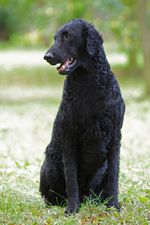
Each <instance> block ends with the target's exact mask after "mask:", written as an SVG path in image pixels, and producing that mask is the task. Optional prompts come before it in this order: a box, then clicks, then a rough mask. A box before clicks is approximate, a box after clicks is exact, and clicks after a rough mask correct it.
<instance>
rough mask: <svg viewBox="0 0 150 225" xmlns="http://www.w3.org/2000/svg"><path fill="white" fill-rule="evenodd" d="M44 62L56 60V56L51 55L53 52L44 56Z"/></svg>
mask: <svg viewBox="0 0 150 225" xmlns="http://www.w3.org/2000/svg"><path fill="white" fill-rule="evenodd" d="M43 58H44V60H47V61H48V60H52V59H53V58H54V55H53V53H51V52H46V54H45V55H44V57H43Z"/></svg>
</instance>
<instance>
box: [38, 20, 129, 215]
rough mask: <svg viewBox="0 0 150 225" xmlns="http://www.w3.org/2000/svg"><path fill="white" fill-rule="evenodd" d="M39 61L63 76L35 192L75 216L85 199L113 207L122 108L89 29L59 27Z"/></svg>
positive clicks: (77, 23) (99, 43) (79, 24)
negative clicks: (37, 188)
mask: <svg viewBox="0 0 150 225" xmlns="http://www.w3.org/2000/svg"><path fill="white" fill-rule="evenodd" d="M54 40H55V43H54V45H53V46H52V47H51V48H50V49H49V50H48V51H47V52H46V54H45V56H44V59H45V60H46V61H47V62H48V63H50V64H51V65H56V64H58V63H59V66H58V67H57V70H58V73H59V74H61V75H66V80H65V83H64V90H63V97H62V101H61V104H60V107H59V110H58V113H57V116H56V119H55V122H54V127H53V132H52V139H51V142H50V144H49V145H48V146H47V148H46V153H45V154H46V157H45V160H44V163H43V165H42V168H41V175H40V192H41V195H42V196H43V197H44V199H45V201H46V202H47V203H49V204H52V205H55V204H62V202H64V200H65V199H66V198H67V200H68V201H67V202H68V203H67V208H66V211H65V212H66V213H73V212H77V211H78V208H79V204H80V203H81V202H82V201H83V198H84V197H85V196H95V195H96V196H98V197H99V198H101V199H103V200H106V199H107V200H108V203H107V206H108V207H112V206H114V207H116V208H117V209H118V210H119V208H120V207H119V203H118V172H119V153H120V140H121V127H122V123H123V117H124V111H125V105H124V101H123V99H122V96H121V92H120V89H119V86H118V83H117V81H116V78H115V76H114V75H113V73H112V71H111V68H110V65H109V63H108V61H107V59H106V55H105V52H104V48H103V39H102V37H101V35H100V34H99V33H98V31H97V30H96V29H95V28H94V26H93V25H92V24H90V23H88V22H86V21H84V20H81V19H75V20H72V21H71V22H69V23H67V24H65V25H64V26H62V27H61V28H60V29H59V30H58V31H57V32H56V34H55V36H54Z"/></svg>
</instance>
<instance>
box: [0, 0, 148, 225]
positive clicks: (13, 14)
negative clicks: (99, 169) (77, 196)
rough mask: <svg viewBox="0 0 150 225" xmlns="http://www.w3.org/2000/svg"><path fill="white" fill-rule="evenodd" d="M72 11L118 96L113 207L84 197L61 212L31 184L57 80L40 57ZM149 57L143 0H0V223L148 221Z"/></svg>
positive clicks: (54, 105) (47, 133)
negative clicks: (102, 58)
mask: <svg viewBox="0 0 150 225" xmlns="http://www.w3.org/2000/svg"><path fill="white" fill-rule="evenodd" d="M73 18H83V19H85V20H88V21H90V22H92V23H94V25H95V26H96V28H97V29H98V30H99V31H100V33H101V34H102V36H103V38H104V48H105V51H106V55H107V57H108V61H109V62H110V64H111V67H112V70H113V72H114V74H115V75H116V76H117V79H118V80H119V83H120V86H121V90H122V94H123V98H124V99H125V102H126V114H125V120H124V125H123V129H122V148H121V164H120V182H119V188H120V194H119V201H120V204H121V206H122V211H121V213H120V214H118V213H117V212H115V211H112V212H110V213H109V212H106V209H105V207H104V205H101V204H98V205H97V204H94V202H90V201H89V202H87V203H86V204H83V205H82V206H81V211H80V212H79V213H78V214H77V215H74V216H72V217H64V216H63V215H64V214H63V211H64V208H61V207H50V208H47V207H46V206H45V204H44V202H43V201H42V199H41V196H40V195H39V191H38V189H39V174H40V167H41V164H42V162H43V159H44V154H43V153H44V150H45V147H46V145H47V144H48V143H49V141H50V139H51V131H52V126H53V122H54V119H55V116H56V113H57V110H58V107H59V102H60V99H61V96H62V89H63V82H64V79H65V76H60V75H58V73H57V71H56V68H55V67H52V66H50V65H48V63H46V62H45V61H44V60H43V56H44V54H45V52H46V50H47V49H48V47H49V46H50V45H51V44H52V42H53V35H54V33H55V31H56V30H57V28H59V27H60V26H61V25H63V24H64V23H65V22H68V21H69V20H71V19H73ZM149 60H150V1H149V0H134V1H133V0H93V1H91V0H82V1H81V0H68V1H66V0H63V1H61V0H0V162H1V163H0V224H2V225H3V224H15V225H16V224H25V225H40V224H41V225H43V224H45V225H52V224H60V225H62V224H64V225H75V224H76V225H78V224H88V225H89V224H102V225H104V224H105V225H107V224H108V225H109V224H115V225H118V224H125V225H126V224H129V225H131V224H137V225H139V224H140V225H148V224H149V221H150V211H149V205H150V189H149V183H150V173H149V172H150V171H149V168H150V157H149V149H150V138H149V134H150V116H149V115H150V62H149Z"/></svg>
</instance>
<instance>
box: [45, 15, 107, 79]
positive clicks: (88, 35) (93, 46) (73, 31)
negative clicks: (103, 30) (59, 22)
mask: <svg viewBox="0 0 150 225" xmlns="http://www.w3.org/2000/svg"><path fill="white" fill-rule="evenodd" d="M54 40H55V42H54V44H53V46H52V47H51V48H50V49H48V51H47V52H46V54H45V56H44V59H45V60H46V61H47V62H48V63H50V64H51V65H56V64H60V65H59V66H58V67H57V70H58V72H59V73H60V74H62V75H69V74H71V73H72V72H73V71H75V70H76V69H77V68H79V67H83V68H85V67H86V66H88V62H89V61H88V60H89V59H91V58H92V59H94V58H96V57H98V52H99V47H100V45H102V42H103V41H102V38H101V36H100V35H99V33H98V32H97V31H96V29H95V28H94V26H93V25H91V24H89V23H87V22H85V21H84V20H80V19H76V20H73V21H71V22H69V23H67V24H65V25H64V26H63V27H61V28H60V29H59V30H58V31H57V32H56V34H55V36H54Z"/></svg>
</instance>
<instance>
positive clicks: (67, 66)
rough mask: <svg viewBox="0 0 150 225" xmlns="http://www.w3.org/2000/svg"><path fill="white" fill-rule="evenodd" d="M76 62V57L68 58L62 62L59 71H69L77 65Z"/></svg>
mask: <svg viewBox="0 0 150 225" xmlns="http://www.w3.org/2000/svg"><path fill="white" fill-rule="evenodd" d="M76 62H77V60H76V59H75V58H70V59H67V60H66V61H65V62H64V63H61V65H60V66H58V67H57V70H58V72H59V73H64V72H68V71H70V70H71V68H72V67H74V66H75V65H76Z"/></svg>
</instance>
